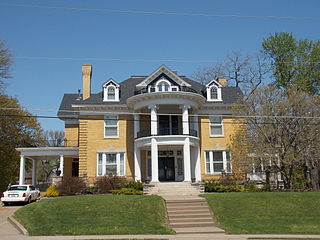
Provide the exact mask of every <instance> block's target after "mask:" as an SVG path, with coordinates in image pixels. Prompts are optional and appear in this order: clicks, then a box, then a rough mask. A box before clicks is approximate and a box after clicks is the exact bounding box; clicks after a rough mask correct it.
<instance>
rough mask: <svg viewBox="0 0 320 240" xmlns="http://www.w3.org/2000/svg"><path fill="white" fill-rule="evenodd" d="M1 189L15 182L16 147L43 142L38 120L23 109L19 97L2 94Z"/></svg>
mask: <svg viewBox="0 0 320 240" xmlns="http://www.w3.org/2000/svg"><path fill="white" fill-rule="evenodd" d="M0 106H1V108H0V191H3V190H4V189H5V188H6V187H7V185H8V184H9V183H12V182H15V178H16V176H18V172H19V161H20V156H19V154H18V152H17V151H16V150H15V148H16V147H29V146H38V145H41V144H42V136H41V128H40V125H39V123H38V122H37V120H36V119H35V118H34V117H33V116H32V115H31V114H30V113H28V112H26V111H25V110H23V109H22V108H21V106H20V105H19V102H18V100H17V99H15V98H13V97H10V96H8V95H5V94H0Z"/></svg>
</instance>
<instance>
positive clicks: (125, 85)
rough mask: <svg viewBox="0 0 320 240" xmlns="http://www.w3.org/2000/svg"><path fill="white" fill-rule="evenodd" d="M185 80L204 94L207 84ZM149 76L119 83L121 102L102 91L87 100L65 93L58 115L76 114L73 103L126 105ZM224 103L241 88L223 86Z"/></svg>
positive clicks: (233, 97)
mask: <svg viewBox="0 0 320 240" xmlns="http://www.w3.org/2000/svg"><path fill="white" fill-rule="evenodd" d="M180 77H181V78H182V79H183V80H184V81H186V82H187V83H189V84H190V85H191V88H192V89H194V90H195V91H196V92H197V93H199V94H201V95H203V92H204V90H205V85H202V84H201V83H199V82H196V81H193V80H191V79H189V78H187V77H185V76H180ZM145 78H147V76H137V77H130V78H129V79H127V80H125V81H123V82H121V83H119V84H120V101H119V102H103V96H102V91H101V92H99V93H93V94H91V96H90V98H88V99H86V100H79V95H78V94H64V96H63V98H62V101H61V104H60V108H59V111H58V116H59V117H63V116H66V115H68V116H70V115H75V113H72V112H67V111H68V110H70V111H72V105H75V104H76V105H125V104H126V103H127V99H128V98H129V97H132V96H134V95H135V91H136V85H138V84H139V83H140V82H142V81H143V80H144V79H145ZM221 94H222V100H223V101H222V103H219V105H221V104H232V103H235V102H236V101H237V100H238V99H239V98H241V97H242V96H243V94H242V92H241V90H240V89H239V88H238V87H223V88H222V92H221ZM210 104H217V103H215V102H210Z"/></svg>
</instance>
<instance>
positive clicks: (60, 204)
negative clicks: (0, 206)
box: [14, 195, 173, 235]
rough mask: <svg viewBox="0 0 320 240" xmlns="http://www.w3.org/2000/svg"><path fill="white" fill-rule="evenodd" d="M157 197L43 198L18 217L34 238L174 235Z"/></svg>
mask: <svg viewBox="0 0 320 240" xmlns="http://www.w3.org/2000/svg"><path fill="white" fill-rule="evenodd" d="M165 212H166V211H165V205H164V201H163V199H162V198H160V197H157V196H141V195H140V196H139V195H132V196H129V195H84V196H70V197H61V198H52V199H43V200H41V201H39V202H37V203H32V204H29V205H27V206H25V207H23V208H20V209H19V210H18V211H17V212H16V213H15V216H14V217H15V218H16V219H17V220H18V221H19V222H20V223H22V224H23V225H24V227H25V228H26V229H27V230H28V232H29V234H30V235H111V234H115V235H119V234H121V235H122V234H123V235H125V234H172V233H173V231H172V230H171V228H169V227H168V226H167V218H166V215H165Z"/></svg>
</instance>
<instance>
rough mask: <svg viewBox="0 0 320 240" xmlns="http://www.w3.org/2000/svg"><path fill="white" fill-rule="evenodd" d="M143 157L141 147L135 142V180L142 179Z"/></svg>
mask: <svg viewBox="0 0 320 240" xmlns="http://www.w3.org/2000/svg"><path fill="white" fill-rule="evenodd" d="M140 165H141V157H140V149H139V148H138V147H137V144H136V143H134V180H135V181H141V167H140Z"/></svg>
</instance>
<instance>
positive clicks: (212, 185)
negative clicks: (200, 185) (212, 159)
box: [204, 180, 246, 192]
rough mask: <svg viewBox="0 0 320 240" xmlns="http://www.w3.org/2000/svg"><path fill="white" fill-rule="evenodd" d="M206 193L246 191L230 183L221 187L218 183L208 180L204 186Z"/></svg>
mask: <svg viewBox="0 0 320 240" xmlns="http://www.w3.org/2000/svg"><path fill="white" fill-rule="evenodd" d="M204 187H205V191H206V192H244V191H246V189H245V188H244V186H242V185H239V184H236V183H231V184H229V185H223V184H222V183H221V182H220V181H216V180H209V181H206V182H205V184H204Z"/></svg>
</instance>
